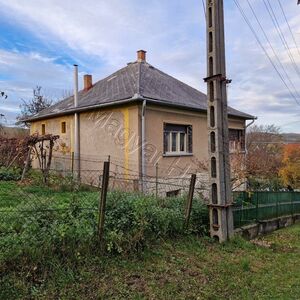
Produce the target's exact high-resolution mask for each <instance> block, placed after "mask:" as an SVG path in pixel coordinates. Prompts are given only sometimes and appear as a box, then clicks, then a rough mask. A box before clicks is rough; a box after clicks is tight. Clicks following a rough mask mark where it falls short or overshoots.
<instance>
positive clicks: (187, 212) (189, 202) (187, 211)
mask: <svg viewBox="0 0 300 300" xmlns="http://www.w3.org/2000/svg"><path fill="white" fill-rule="evenodd" d="M195 184H196V174H192V176H191V181H190V188H189V193H188V197H187V202H186V208H185V227H186V228H188V226H189V222H190V217H191V211H192V205H193V197H194V191H195Z"/></svg>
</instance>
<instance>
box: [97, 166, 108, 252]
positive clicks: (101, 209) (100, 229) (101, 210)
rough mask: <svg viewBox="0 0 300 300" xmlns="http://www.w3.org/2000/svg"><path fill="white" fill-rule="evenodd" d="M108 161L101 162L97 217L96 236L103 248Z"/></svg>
mask: <svg viewBox="0 0 300 300" xmlns="http://www.w3.org/2000/svg"><path fill="white" fill-rule="evenodd" d="M109 164H110V163H109V161H105V162H104V164H103V176H102V187H101V195H100V203H99V219H98V236H99V242H100V246H101V247H102V249H104V248H103V245H102V241H103V232H104V218H105V207H106V195H107V190H108V183H109Z"/></svg>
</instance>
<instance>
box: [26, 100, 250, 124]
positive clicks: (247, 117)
mask: <svg viewBox="0 0 300 300" xmlns="http://www.w3.org/2000/svg"><path fill="white" fill-rule="evenodd" d="M143 100H146V101H148V102H150V103H151V104H154V105H158V106H165V107H175V108H180V109H185V110H189V111H197V112H204V113H207V109H202V108H197V107H192V106H186V105H180V104H176V103H170V102H165V100H164V102H162V101H161V100H157V99H152V98H147V97H143V96H141V95H134V96H133V97H131V98H127V99H122V100H117V101H112V102H107V103H101V104H97V105H90V106H84V107H78V108H72V109H69V110H64V111H61V112H55V113H50V114H46V115H42V116H36V117H34V116H32V117H29V118H26V119H23V120H22V122H33V121H39V120H43V119H48V118H55V117H59V116H62V115H70V114H74V113H76V112H84V111H89V110H93V109H96V108H103V107H110V106H119V105H124V104H128V103H134V102H139V101H143ZM228 115H229V116H230V117H232V118H237V119H243V120H253V119H256V117H254V116H251V115H248V114H245V116H242V115H234V114H230V113H229V114H228Z"/></svg>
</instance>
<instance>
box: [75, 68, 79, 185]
mask: <svg viewBox="0 0 300 300" xmlns="http://www.w3.org/2000/svg"><path fill="white" fill-rule="evenodd" d="M76 107H78V65H74V108H76ZM79 126H80V120H79V114H78V113H77V112H75V114H74V160H75V161H74V165H75V172H76V177H77V180H78V181H80V135H79Z"/></svg>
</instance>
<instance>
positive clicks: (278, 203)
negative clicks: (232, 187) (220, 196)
mask: <svg viewBox="0 0 300 300" xmlns="http://www.w3.org/2000/svg"><path fill="white" fill-rule="evenodd" d="M233 198H234V207H233V217H234V226H235V227H236V228H238V227H241V226H243V225H247V224H252V223H256V222H259V221H261V220H268V219H273V218H279V217H282V216H286V215H294V214H298V213H300V192H260V191H259V192H233Z"/></svg>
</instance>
